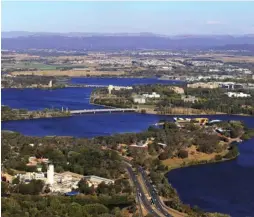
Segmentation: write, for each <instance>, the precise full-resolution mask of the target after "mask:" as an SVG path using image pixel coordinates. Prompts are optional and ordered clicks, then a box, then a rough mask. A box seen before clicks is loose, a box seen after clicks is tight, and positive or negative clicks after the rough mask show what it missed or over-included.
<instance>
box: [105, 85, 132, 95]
mask: <svg viewBox="0 0 254 217" xmlns="http://www.w3.org/2000/svg"><path fill="white" fill-rule="evenodd" d="M121 89H125V90H132V89H133V88H132V87H130V86H126V87H124V86H113V85H109V86H108V93H109V94H111V91H112V90H121Z"/></svg>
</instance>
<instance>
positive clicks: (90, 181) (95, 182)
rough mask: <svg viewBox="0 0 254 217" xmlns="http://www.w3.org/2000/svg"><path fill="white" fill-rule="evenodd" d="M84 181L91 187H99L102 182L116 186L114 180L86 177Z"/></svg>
mask: <svg viewBox="0 0 254 217" xmlns="http://www.w3.org/2000/svg"><path fill="white" fill-rule="evenodd" d="M84 179H85V180H86V181H87V182H88V185H89V186H92V185H94V187H97V186H98V185H99V184H100V183H102V182H104V183H105V184H106V185H109V184H114V180H112V179H106V178H103V177H99V176H84Z"/></svg>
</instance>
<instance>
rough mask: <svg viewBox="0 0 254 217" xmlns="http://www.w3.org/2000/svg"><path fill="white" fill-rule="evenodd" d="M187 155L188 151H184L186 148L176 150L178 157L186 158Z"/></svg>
mask: <svg viewBox="0 0 254 217" xmlns="http://www.w3.org/2000/svg"><path fill="white" fill-rule="evenodd" d="M188 155H189V153H188V151H186V150H180V151H179V152H178V157H180V158H187V157H188Z"/></svg>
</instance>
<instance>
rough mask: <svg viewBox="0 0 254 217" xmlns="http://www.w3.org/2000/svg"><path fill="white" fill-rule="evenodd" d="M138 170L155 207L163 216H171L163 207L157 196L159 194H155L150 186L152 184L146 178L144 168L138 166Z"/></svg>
mask: <svg viewBox="0 0 254 217" xmlns="http://www.w3.org/2000/svg"><path fill="white" fill-rule="evenodd" d="M138 170H139V172H140V174H141V176H142V179H143V182H144V183H145V185H146V188H147V190H148V192H149V194H150V196H151V197H152V198H153V199H154V205H155V207H156V209H157V210H159V211H160V212H161V213H163V214H164V215H165V216H167V217H172V216H171V215H170V214H169V213H168V212H167V211H166V210H165V209H164V206H163V204H162V203H161V200H160V198H159V196H158V195H157V193H156V191H155V189H154V187H153V186H152V184H151V183H150V179H149V178H148V176H147V174H146V172H145V170H143V168H142V167H140V166H139V167H138Z"/></svg>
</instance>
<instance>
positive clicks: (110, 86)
mask: <svg viewBox="0 0 254 217" xmlns="http://www.w3.org/2000/svg"><path fill="white" fill-rule="evenodd" d="M113 89H114V86H113V85H109V86H108V93H109V94H111V91H112V90H113Z"/></svg>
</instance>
